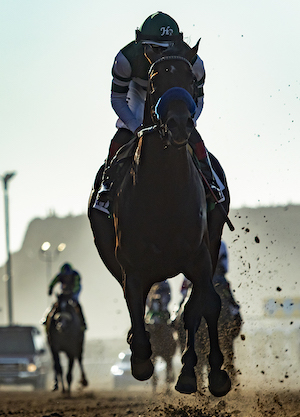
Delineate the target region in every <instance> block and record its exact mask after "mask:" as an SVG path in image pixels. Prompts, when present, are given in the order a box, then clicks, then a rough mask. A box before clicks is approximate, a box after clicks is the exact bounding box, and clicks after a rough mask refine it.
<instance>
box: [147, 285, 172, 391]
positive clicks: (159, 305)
mask: <svg viewBox="0 0 300 417" xmlns="http://www.w3.org/2000/svg"><path fill="white" fill-rule="evenodd" d="M169 288H170V287H169V286H168V288H167V289H169ZM165 295H166V294H164V293H159V284H155V285H154V286H153V287H152V288H151V290H150V292H149V295H148V297H147V306H148V307H149V310H148V312H147V314H146V318H145V322H146V330H147V331H148V332H149V334H150V342H151V348H152V356H151V360H152V363H153V365H154V372H153V375H152V378H151V379H152V386H153V392H155V391H156V388H157V384H158V375H157V372H156V370H155V363H156V361H157V359H158V358H161V359H163V360H164V361H165V363H166V375H165V384H166V390H167V393H168V392H169V391H170V384H172V383H173V382H174V381H175V376H174V370H173V357H174V355H175V352H176V349H177V341H176V340H175V338H174V328H173V326H172V323H171V320H170V313H169V311H168V309H167V304H168V302H169V297H170V294H168V295H169V297H168V300H167V301H166V302H164V299H163V298H164V297H165Z"/></svg>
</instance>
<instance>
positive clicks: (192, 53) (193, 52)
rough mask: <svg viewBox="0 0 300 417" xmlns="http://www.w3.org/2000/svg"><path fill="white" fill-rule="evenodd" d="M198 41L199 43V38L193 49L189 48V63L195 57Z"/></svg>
mask: <svg viewBox="0 0 300 417" xmlns="http://www.w3.org/2000/svg"><path fill="white" fill-rule="evenodd" d="M200 41H201V38H200V39H199V40H198V42H197V43H196V45H195V46H194V47H193V48H191V50H190V53H191V57H190V59H189V61H191V60H192V59H193V58H194V56H195V55H197V52H198V48H199V43H200Z"/></svg>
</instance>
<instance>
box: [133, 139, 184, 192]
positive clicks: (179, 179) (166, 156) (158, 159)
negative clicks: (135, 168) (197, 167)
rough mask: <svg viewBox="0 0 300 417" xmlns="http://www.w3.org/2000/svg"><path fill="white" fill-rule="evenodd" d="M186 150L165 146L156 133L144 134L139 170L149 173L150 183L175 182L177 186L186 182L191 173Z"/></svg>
mask: <svg viewBox="0 0 300 417" xmlns="http://www.w3.org/2000/svg"><path fill="white" fill-rule="evenodd" d="M190 162H191V161H189V155H188V151H187V149H186V148H185V147H184V148H182V149H176V148H174V147H172V146H171V145H167V143H166V142H164V141H163V140H162V139H161V137H160V136H159V134H158V132H154V133H151V134H146V135H145V137H144V139H143V145H142V149H141V163H140V169H141V171H142V170H143V171H144V172H149V176H150V178H152V179H151V181H154V180H155V178H157V181H166V182H170V180H172V183H174V182H176V183H177V186H179V185H180V184H181V183H184V182H186V181H188V177H189V176H190V173H191V167H190Z"/></svg>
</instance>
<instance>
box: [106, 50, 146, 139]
mask: <svg viewBox="0 0 300 417" xmlns="http://www.w3.org/2000/svg"><path fill="white" fill-rule="evenodd" d="M131 72H132V71H131V65H130V63H129V61H128V59H127V58H126V57H125V56H124V55H123V54H122V52H119V53H118V54H117V56H116V58H115V61H114V65H113V68H112V75H113V80H112V88H111V105H112V108H113V109H114V111H115V112H116V114H117V115H118V116H119V118H120V119H121V120H122V122H123V123H124V124H125V125H126V126H127V127H128V129H129V130H131V132H133V133H134V132H135V131H136V129H137V128H138V127H139V126H140V123H139V122H138V121H137V120H136V118H135V115H134V114H133V113H132V111H131V110H130V108H129V106H128V102H127V93H128V90H129V84H130V81H131V78H132V77H131Z"/></svg>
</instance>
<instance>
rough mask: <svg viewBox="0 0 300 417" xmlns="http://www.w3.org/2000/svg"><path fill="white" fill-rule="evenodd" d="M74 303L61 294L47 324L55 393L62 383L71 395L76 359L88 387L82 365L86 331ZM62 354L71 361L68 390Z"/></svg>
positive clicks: (84, 382)
mask: <svg viewBox="0 0 300 417" xmlns="http://www.w3.org/2000/svg"><path fill="white" fill-rule="evenodd" d="M73 303H74V302H73V300H72V299H71V298H70V295H69V294H64V293H63V294H61V295H60V296H59V297H58V303H57V307H56V309H55V310H54V312H53V314H51V315H49V316H48V318H47V322H46V330H47V336H48V343H49V347H50V350H51V353H52V358H53V367H54V374H55V379H54V387H53V391H56V390H58V383H59V381H60V383H61V385H62V391H63V393H65V392H67V393H68V394H70V389H71V383H72V370H73V365H74V361H75V360H76V359H77V360H78V363H79V367H80V371H81V380H80V383H81V385H82V386H83V387H86V386H87V385H88V382H87V380H86V377H85V372H84V369H83V365H82V353H83V342H84V330H83V329H82V323H81V319H80V317H79V315H78V313H77V312H76V309H75V306H74V305H73ZM60 352H65V354H66V355H67V357H68V359H69V366H68V373H67V384H68V387H67V389H66V388H65V383H64V378H63V371H62V367H61V364H60V359H59V353H60Z"/></svg>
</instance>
